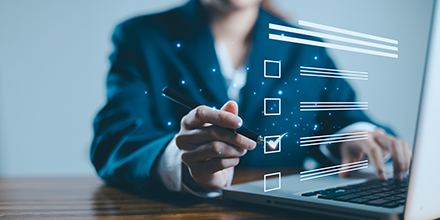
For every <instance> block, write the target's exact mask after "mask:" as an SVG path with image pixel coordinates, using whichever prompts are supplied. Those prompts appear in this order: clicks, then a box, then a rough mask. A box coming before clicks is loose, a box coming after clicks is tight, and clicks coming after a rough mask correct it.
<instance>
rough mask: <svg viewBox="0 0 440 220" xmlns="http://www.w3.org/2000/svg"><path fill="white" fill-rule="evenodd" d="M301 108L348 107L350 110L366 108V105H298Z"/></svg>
mask: <svg viewBox="0 0 440 220" xmlns="http://www.w3.org/2000/svg"><path fill="white" fill-rule="evenodd" d="M299 107H301V108H328V107H350V108H357V107H368V105H358V104H353V105H312V104H311V105H300V106H299Z"/></svg>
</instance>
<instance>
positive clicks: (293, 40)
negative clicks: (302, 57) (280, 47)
mask: <svg viewBox="0 0 440 220" xmlns="http://www.w3.org/2000/svg"><path fill="white" fill-rule="evenodd" d="M269 39H272V40H279V41H285V42H291V43H298V44H305V45H312V46H317V47H326V48H331V49H337V50H345V51H351V52H358V53H364V54H371V55H377V56H383V57H391V58H398V55H397V54H393V53H385V52H380V51H375V50H368V49H362V48H357V47H350V46H344V45H339V44H332V43H325V42H319V41H312V40H306V39H301V38H295V37H286V36H281V35H275V34H269Z"/></svg>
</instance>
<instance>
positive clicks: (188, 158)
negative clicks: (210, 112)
mask: <svg viewBox="0 0 440 220" xmlns="http://www.w3.org/2000/svg"><path fill="white" fill-rule="evenodd" d="M246 152H247V150H245V149H242V148H238V147H235V146H232V145H229V144H226V143H224V142H221V141H213V142H210V143H208V144H204V145H202V146H200V147H198V148H195V149H193V150H191V151H186V152H184V153H182V161H183V162H184V163H185V164H187V165H189V164H191V163H197V162H203V161H206V160H209V159H211V158H234V157H241V156H243V155H245V154H246Z"/></svg>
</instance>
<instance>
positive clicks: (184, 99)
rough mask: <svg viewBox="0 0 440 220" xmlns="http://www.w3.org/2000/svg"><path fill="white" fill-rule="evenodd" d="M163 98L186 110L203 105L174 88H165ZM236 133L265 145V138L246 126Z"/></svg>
mask: <svg viewBox="0 0 440 220" xmlns="http://www.w3.org/2000/svg"><path fill="white" fill-rule="evenodd" d="M162 96H165V97H166V98H168V99H170V100H172V101H174V102H176V103H178V104H180V105H182V106H185V107H186V108H188V109H190V110H192V109H195V108H197V106H200V105H202V104H200V103H199V102H197V101H196V100H194V99H191V98H190V97H188V96H185V95H182V94H181V93H179V92H177V91H176V90H174V89H172V88H168V86H165V87H164V88H163V90H162ZM235 132H237V133H239V134H241V135H243V136H245V137H247V138H249V139H251V140H254V141H255V142H257V143H260V144H264V138H263V137H262V136H261V135H259V134H257V133H255V132H253V131H251V130H250V129H249V128H246V127H245V126H241V127H240V128H238V129H237V130H235Z"/></svg>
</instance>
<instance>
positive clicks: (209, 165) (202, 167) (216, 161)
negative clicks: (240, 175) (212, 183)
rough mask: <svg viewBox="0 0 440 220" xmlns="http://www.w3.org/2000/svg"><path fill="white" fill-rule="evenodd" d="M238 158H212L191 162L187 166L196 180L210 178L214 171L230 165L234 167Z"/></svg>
mask: <svg viewBox="0 0 440 220" xmlns="http://www.w3.org/2000/svg"><path fill="white" fill-rule="evenodd" d="M239 161H240V159H239V158H238V157H235V158H212V159H210V160H207V161H204V162H198V163H193V164H191V165H190V166H188V167H189V168H190V170H191V175H192V177H193V178H194V179H195V180H196V181H198V182H199V181H204V180H206V179H208V178H210V177H211V176H212V175H213V174H214V173H216V172H218V171H220V170H224V169H227V168H230V167H235V166H236V165H237V164H238V162H239Z"/></svg>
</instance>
